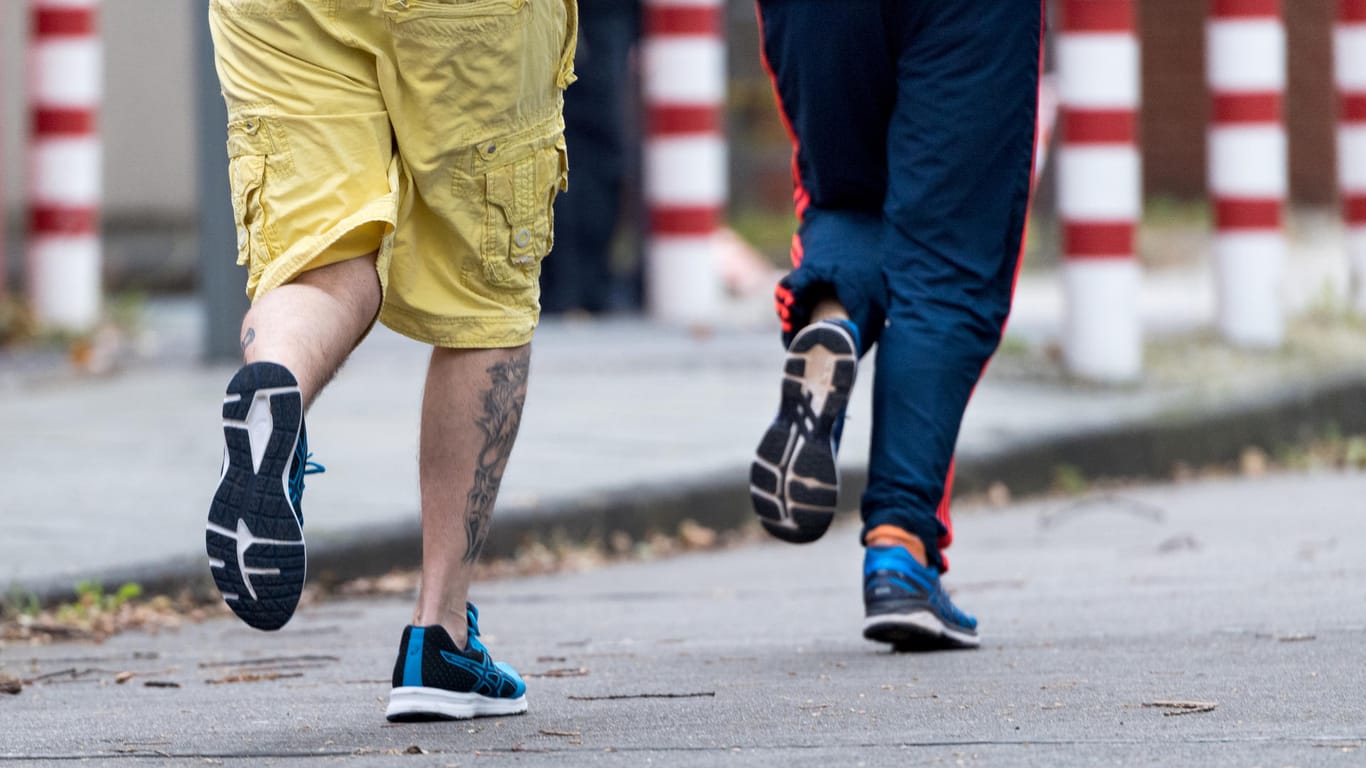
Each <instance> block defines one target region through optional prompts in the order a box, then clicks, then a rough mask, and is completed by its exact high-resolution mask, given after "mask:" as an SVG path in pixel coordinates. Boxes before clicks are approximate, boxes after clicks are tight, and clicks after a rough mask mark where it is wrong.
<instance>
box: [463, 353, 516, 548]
mask: <svg viewBox="0 0 1366 768" xmlns="http://www.w3.org/2000/svg"><path fill="white" fill-rule="evenodd" d="M530 363H531V350H530V348H528V347H524V348H522V349H521V350H519V351H518V352H517V353H516V355H514V356H513V357H512V358H511V359H509V360H507V361H506V362H501V363H497V364H496V365H493V366H491V367H490V368H489V369H488V371H487V373H488V375H489V388H488V389H487V390H485V391H484V395H483V400H484V413H483V415H482V416H480V417H479V419H478V421H477V423H478V425H479V430H480V431H481V432H483V433H484V444H483V447H482V448H481V449H480V451H479V456H478V458H477V459H476V461H475V466H474V486H473V487H472V488H470V495H469V498H468V499H467V500H466V503H465V540H466V541H467V542H469V543H468V545H467V548H466V550H465V558H464V559H465V562H466V563H473V562H474V561H475V560H477V559H478V558H479V551H480V550H482V549H483V548H484V540H485V539H486V538H488V534H489V518H490V517H491V516H492V514H493V502H494V499H495V498H497V496H498V486H499V484H500V483H502V482H503V468H504V467H505V466H507V460H508V454H509V453H511V452H512V443H513V441H514V440H516V439H517V428H518V427H519V426H521V423H522V404H523V403H525V402H526V381H527V371H528V369H529V367H530Z"/></svg>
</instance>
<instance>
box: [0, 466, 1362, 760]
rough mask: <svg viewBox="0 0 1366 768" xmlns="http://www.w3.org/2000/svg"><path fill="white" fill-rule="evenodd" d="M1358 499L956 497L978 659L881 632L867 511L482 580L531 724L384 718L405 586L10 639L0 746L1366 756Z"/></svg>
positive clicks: (1269, 480)
mask: <svg viewBox="0 0 1366 768" xmlns="http://www.w3.org/2000/svg"><path fill="white" fill-rule="evenodd" d="M1363 498H1366V475H1363V474H1361V473H1320V474H1290V475H1273V476H1268V477H1262V478H1258V479H1244V478H1234V479H1224V480H1210V481H1201V482H1192V483H1186V484H1179V485H1162V486H1150V487H1134V488H1129V489H1122V490H1111V491H1105V492H1100V493H1094V494H1088V495H1082V496H1071V497H1055V498H1048V499H1043V500H1037V501H1033V502H1029V503H1024V504H1015V505H1011V506H1008V507H1005V508H999V509H991V508H974V509H963V510H961V511H960V513H959V517H958V520H957V530H958V543H957V544H956V545H955V547H954V548H953V550H952V553H953V570H952V572H951V573H950V574H949V575H948V577H947V578H948V583H949V585H950V586H951V587H952V589H953V590H954V593H955V599H956V600H957V601H958V602H959V604H960V605H961V606H963V607H964V608H966V609H968V610H970V611H972V612H974V613H976V615H977V616H978V617H979V618H980V620H981V622H982V624H981V626H982V633H983V638H984V641H983V647H982V648H981V649H980V650H977V651H960V652H945V653H938V654H929V655H897V654H892V653H889V652H887V651H886V650H884V649H883V648H882V647H880V646H877V645H875V644H872V643H868V642H866V641H864V640H863V639H862V638H861V637H860V636H859V626H860V620H861V618H862V613H861V611H862V606H861V603H860V599H859V594H860V591H859V589H860V587H859V572H860V570H859V566H860V561H859V557H860V554H859V548H858V546H857V544H856V531H857V528H856V527H855V526H854V525H853V524H852V523H853V521H852V520H847V519H846V520H845V521H844V522H843V523H837V525H836V527H835V528H833V529H832V530H831V531H830V533H829V534H827V536H826V537H825V538H824V539H823V540H821V541H820V542H818V543H816V544H814V545H809V546H791V545H786V544H782V543H779V542H769V541H767V540H766V541H764V542H763V543H759V544H751V545H747V546H744V547H741V548H737V549H733V550H728V551H720V552H710V553H701V554H693V555H686V556H680V557H676V558H670V559H664V560H657V561H652V562H636V563H629V564H622V565H615V566H609V567H605V568H601V569H598V570H593V571H589V572H584V573H576V574H557V575H551V576H543V577H535V578H521V579H507V580H500V581H493V582H486V583H482V584H479V585H477V586H476V588H475V593H474V597H475V599H476V600H477V601H478V602H479V603H480V605H481V609H482V616H481V623H482V624H483V626H484V630H485V637H486V639H487V641H488V644H489V646H490V647H491V648H492V649H493V650H494V652H495V654H496V655H497V657H498V658H500V659H502V660H505V661H508V662H510V663H512V664H513V665H514V666H516V667H517V668H519V669H520V670H521V671H522V672H523V673H524V674H525V675H526V676H527V682H528V685H529V692H528V699H529V701H530V712H529V713H528V714H526V715H524V716H518V717H506V718H494V719H484V720H476V721H465V722H455V723H433V724H406V725H391V724H388V723H386V722H385V721H384V718H383V709H384V699H385V696H386V694H387V692H388V686H389V683H388V678H389V673H390V670H391V669H392V664H393V661H394V654H395V652H396V648H397V642H398V634H399V631H400V629H401V627H402V625H403V624H404V622H405V621H406V620H407V619H408V616H409V611H410V610H411V600H410V599H408V598H406V597H403V598H388V599H365V600H345V601H341V600H339V601H328V602H323V603H320V604H316V605H313V606H310V607H307V608H304V609H303V610H302V611H301V612H300V614H299V615H298V616H297V617H296V618H295V620H294V621H293V622H292V623H291V624H289V625H288V626H287V627H286V628H285V629H284V630H283V631H281V632H279V633H273V634H267V633H259V632H255V631H253V630H250V629H248V628H246V627H245V626H244V625H241V624H239V623H238V622H236V620H235V619H218V620H212V621H208V622H205V623H203V624H199V625H187V626H185V627H184V628H182V629H180V630H177V631H167V632H162V633H160V634H157V635H146V634H142V633H128V634H124V635H120V636H116V637H114V638H113V639H111V640H109V641H108V642H106V643H104V644H102V645H83V644H56V645H49V646H42V647H25V646H14V645H12V646H10V647H7V648H3V649H0V672H5V673H9V674H16V675H20V676H22V677H25V678H29V679H34V678H39V679H37V680H35V681H34V682H32V683H31V684H30V685H28V686H26V687H25V688H24V690H23V691H22V692H21V693H20V694H18V695H15V696H0V762H3V763H5V764H15V765H23V766H27V765H69V764H73V763H81V764H92V765H138V766H144V765H145V766H162V765H165V766H172V765H177V766H179V765H185V766H189V765H229V766H232V765H241V766H258V765H261V766H269V765H278V766H315V765H316V766H323V765H341V766H352V765H354V766H372V765H375V766H378V765H385V766H390V765H393V766H497V765H518V766H521V765H573V766H578V765H604V766H614V765H629V766H638V765H669V766H673V765H678V766H715V765H746V766H748V765H781V766H788V767H791V766H806V765H811V766H825V765H850V766H853V765H868V766H879V765H898V766H901V765H952V766H959V765H969V766H970V765H985V766H1058V765H1069V766H1070V765H1085V766H1096V765H1135V766H1138V765H1143V766H1147V765H1230V766H1289V765H1293V766H1319V765H1323V766H1355V765H1361V763H1362V760H1363V750H1366V721H1363V718H1362V711H1363V707H1362V695H1361V691H1362V690H1363V686H1364V684H1366V643H1363V640H1366V610H1364V609H1363V608H1362V602H1361V600H1360V595H1361V594H1362V592H1363V589H1366V557H1363V555H1366V545H1363V542H1366V516H1363V515H1362V514H1361V509H1360V507H1361V504H1362V501H1361V500H1362V499H1363ZM67 670H74V671H76V672H78V673H81V674H80V675H79V676H78V677H77V678H76V679H74V680H73V679H70V677H71V675H70V674H66V675H62V674H60V673H62V672H64V671H67ZM54 673H57V674H54ZM120 673H132V674H133V676H132V677H131V679H128V680H126V682H123V683H117V682H116V680H117V679H118V677H119V676H120ZM45 676H46V677H45Z"/></svg>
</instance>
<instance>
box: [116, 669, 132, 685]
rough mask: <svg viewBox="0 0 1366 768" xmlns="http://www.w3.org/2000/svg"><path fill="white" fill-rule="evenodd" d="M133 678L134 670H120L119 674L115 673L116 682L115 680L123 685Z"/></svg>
mask: <svg viewBox="0 0 1366 768" xmlns="http://www.w3.org/2000/svg"><path fill="white" fill-rule="evenodd" d="M132 679H133V673H132V672H120V673H118V674H117V675H114V682H115V683H118V684H119V685H123V684H124V683H126V682H128V681H129V680H132Z"/></svg>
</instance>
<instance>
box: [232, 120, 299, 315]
mask: <svg viewBox="0 0 1366 768" xmlns="http://www.w3.org/2000/svg"><path fill="white" fill-rule="evenodd" d="M278 134H279V130H278V128H277V127H276V126H274V125H273V124H272V122H271V121H270V119H269V118H268V117H264V116H259V115H253V116H247V117H241V118H238V119H235V120H231V121H229V123H228V179H229V182H230V185H231V187H232V217H233V221H234V223H235V224H236V226H237V263H238V264H240V265H243V266H246V267H247V273H248V290H250V288H251V287H252V286H254V284H255V282H256V280H257V279H258V278H259V277H260V274H261V272H262V271H263V270H264V269H265V267H266V265H267V264H269V263H270V259H271V256H272V254H273V253H274V249H273V248H272V238H271V236H270V227H269V225H268V222H267V217H266V206H265V202H264V199H263V192H264V190H265V185H266V177H267V175H268V172H269V169H270V168H273V167H274V168H278V167H280V166H282V165H285V164H287V161H288V156H287V154H285V153H284V152H283V150H282V147H281V146H280V142H279V140H278V139H277V135H278Z"/></svg>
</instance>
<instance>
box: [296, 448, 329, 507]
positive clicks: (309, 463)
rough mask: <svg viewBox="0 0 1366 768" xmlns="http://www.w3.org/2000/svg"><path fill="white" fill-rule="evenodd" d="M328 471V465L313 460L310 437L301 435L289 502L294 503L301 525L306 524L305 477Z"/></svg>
mask: <svg viewBox="0 0 1366 768" xmlns="http://www.w3.org/2000/svg"><path fill="white" fill-rule="evenodd" d="M326 471H327V467H324V466H323V465H322V464H319V463H318V462H316V461H313V454H311V453H309V452H308V439H307V438H306V437H302V436H301V437H300V438H299V442H297V443H295V448H294V472H293V474H292V475H291V476H290V478H289V502H290V503H291V504H292V505H294V514H295V515H296V516H297V517H298V518H299V525H303V524H304V512H303V507H302V502H303V498H304V478H305V477H306V476H308V475H320V474H322V473H323V472H326Z"/></svg>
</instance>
